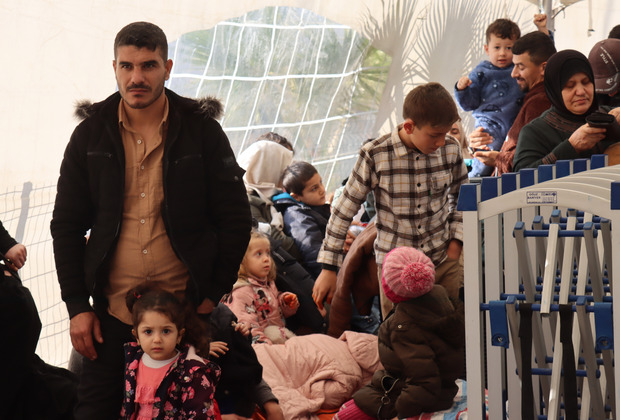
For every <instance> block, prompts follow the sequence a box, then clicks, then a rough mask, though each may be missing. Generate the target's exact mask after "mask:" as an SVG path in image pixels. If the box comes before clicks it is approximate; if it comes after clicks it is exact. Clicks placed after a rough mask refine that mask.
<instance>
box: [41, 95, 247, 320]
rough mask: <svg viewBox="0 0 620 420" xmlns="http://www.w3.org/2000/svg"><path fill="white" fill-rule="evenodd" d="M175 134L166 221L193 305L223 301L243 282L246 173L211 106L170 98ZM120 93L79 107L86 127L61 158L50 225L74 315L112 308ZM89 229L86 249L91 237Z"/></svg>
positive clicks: (166, 161) (120, 178)
mask: <svg viewBox="0 0 620 420" xmlns="http://www.w3.org/2000/svg"><path fill="white" fill-rule="evenodd" d="M165 94H166V96H167V97H168V103H169V116H168V120H169V127H168V134H167V137H166V140H165V145H164V155H163V158H162V170H163V183H164V185H163V188H164V201H163V203H162V209H161V213H162V217H163V219H164V224H165V227H166V232H167V234H168V236H169V238H170V242H171V243H172V247H173V249H174V251H175V253H176V254H177V256H178V257H179V258H180V259H181V261H182V262H183V263H184V264H185V265H186V266H187V268H188V270H189V273H190V277H191V280H190V282H189V283H188V290H187V296H188V297H191V298H193V300H194V301H195V302H196V303H199V302H201V301H202V300H203V299H204V298H207V297H208V298H210V299H211V300H212V301H214V302H218V301H219V299H220V297H221V296H222V295H223V294H224V293H226V292H228V291H230V289H231V288H232V285H233V283H234V282H235V281H236V279H237V271H238V269H239V264H240V262H241V260H242V258H243V255H244V253H245V250H246V247H247V244H248V241H249V234H250V229H251V215H250V207H249V205H248V199H247V196H246V192H245V186H244V184H243V179H242V176H243V170H242V169H241V168H240V167H239V165H237V161H236V159H235V156H234V154H233V151H232V149H231V147H230V144H229V142H228V138H227V137H226V135H225V134H224V131H223V130H222V128H221V126H220V125H219V124H218V122H217V121H216V120H215V119H214V118H217V116H218V115H219V114H220V113H221V111H222V105H221V103H220V102H218V101H217V100H215V99H212V98H207V99H203V100H193V99H188V98H183V97H181V96H179V95H177V94H175V93H174V92H172V91H170V90H168V89H166V90H165ZM120 99H121V97H120V94H119V93H118V92H117V93H115V94H113V95H111V96H110V97H108V98H107V99H105V100H104V101H102V102H98V103H95V104H87V103H82V104H79V105H78V111H77V112H76V114H77V115H78V116H79V117H81V118H83V119H84V120H83V121H82V122H81V123H80V124H79V125H78V126H77V128H76V129H75V131H74V132H73V135H72V136H71V140H70V141H69V145H68V146H67V149H66V150H65V154H64V158H63V162H62V165H61V168H60V178H59V179H58V192H57V195H56V203H55V206H54V212H53V216H52V222H51V231H52V237H53V245H54V258H55V261H56V270H57V273H58V280H59V283H60V288H61V293H62V299H63V300H64V301H65V303H66V305H67V309H68V311H69V316H70V317H73V316H75V315H77V314H78V313H81V312H86V311H91V310H92V307H91V306H90V304H89V297H92V298H93V299H94V302H95V305H96V306H97V305H103V306H104V307H105V306H107V304H106V302H105V298H104V297H103V289H104V287H105V286H106V284H107V281H108V275H107V272H108V270H107V266H108V263H109V260H110V257H111V255H112V254H113V250H114V248H115V246H116V241H117V239H118V234H119V232H120V229H121V220H122V211H123V194H124V183H125V153H124V149H123V143H122V139H121V135H120V131H119V128H118V106H119V103H120ZM89 229H90V237H89V240H88V243H86V240H85V234H86V233H87V231H88V230H89Z"/></svg>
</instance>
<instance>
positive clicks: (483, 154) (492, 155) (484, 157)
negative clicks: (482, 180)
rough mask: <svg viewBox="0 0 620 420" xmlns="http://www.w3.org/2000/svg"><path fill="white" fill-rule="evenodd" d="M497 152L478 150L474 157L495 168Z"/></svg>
mask: <svg viewBox="0 0 620 420" xmlns="http://www.w3.org/2000/svg"><path fill="white" fill-rule="evenodd" d="M497 155H499V152H498V151H496V150H486V151H485V150H479V151H477V152H475V153H474V157H475V158H476V159H478V160H479V161H480V162H482V163H484V164H485V165H487V166H495V160H496V159H497Z"/></svg>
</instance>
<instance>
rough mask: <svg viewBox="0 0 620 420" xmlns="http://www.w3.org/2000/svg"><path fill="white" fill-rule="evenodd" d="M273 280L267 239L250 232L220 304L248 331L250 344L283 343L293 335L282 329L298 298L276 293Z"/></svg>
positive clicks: (293, 295)
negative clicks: (235, 276) (231, 283)
mask: <svg viewBox="0 0 620 420" xmlns="http://www.w3.org/2000/svg"><path fill="white" fill-rule="evenodd" d="M275 278H276V268H275V264H274V262H273V260H272V259H271V246H270V245H269V239H268V238H267V236H266V235H264V234H262V233H260V232H252V235H251V237H250V243H249V244H248V249H247V250H246V252H245V256H244V257H243V261H241V266H240V267H239V275H238V280H237V282H236V283H235V284H234V286H233V290H232V291H231V292H230V293H228V294H227V295H226V296H224V297H223V298H222V302H224V304H226V306H228V307H229V308H230V310H231V311H232V312H233V313H234V314H235V315H236V316H237V318H238V323H240V324H245V325H247V326H248V328H250V334H251V335H252V342H253V343H269V344H283V343H284V342H285V341H286V340H287V339H288V338H290V337H292V336H294V335H295V334H293V332H292V331H290V330H288V329H287V328H285V326H284V319H285V318H286V317H289V316H291V315H293V314H295V312H297V308H299V301H298V300H297V295H295V294H294V293H290V292H280V291H278V289H277V287H276V284H275Z"/></svg>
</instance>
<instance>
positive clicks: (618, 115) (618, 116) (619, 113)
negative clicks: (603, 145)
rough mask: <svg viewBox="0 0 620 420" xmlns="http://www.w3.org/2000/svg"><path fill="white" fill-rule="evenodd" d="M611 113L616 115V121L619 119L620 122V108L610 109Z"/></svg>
mask: <svg viewBox="0 0 620 420" xmlns="http://www.w3.org/2000/svg"><path fill="white" fill-rule="evenodd" d="M609 113H610V114H611V115H613V116H614V117H616V121H618V124H620V108H614V109H612V110H610V111H609Z"/></svg>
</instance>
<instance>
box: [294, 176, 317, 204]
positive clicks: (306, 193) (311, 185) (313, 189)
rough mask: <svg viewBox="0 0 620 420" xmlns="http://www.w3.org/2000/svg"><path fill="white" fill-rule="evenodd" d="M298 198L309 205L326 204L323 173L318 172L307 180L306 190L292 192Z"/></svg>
mask: <svg viewBox="0 0 620 420" xmlns="http://www.w3.org/2000/svg"><path fill="white" fill-rule="evenodd" d="M291 196H292V197H293V198H294V199H295V200H297V201H301V202H304V203H306V204H307V205H309V206H321V205H323V204H325V187H324V186H323V180H322V179H321V175H319V173H318V172H317V173H316V174H314V175H313V176H312V178H310V179H309V180H308V181H306V186H305V187H304V190H303V191H302V192H301V195H299V194H291Z"/></svg>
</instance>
